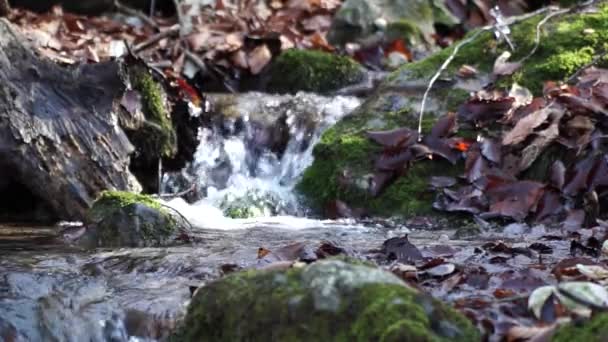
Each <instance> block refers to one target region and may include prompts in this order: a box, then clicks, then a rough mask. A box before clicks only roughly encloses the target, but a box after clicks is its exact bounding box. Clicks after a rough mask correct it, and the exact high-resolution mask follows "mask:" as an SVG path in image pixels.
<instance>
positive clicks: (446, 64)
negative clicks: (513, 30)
mask: <svg viewBox="0 0 608 342" xmlns="http://www.w3.org/2000/svg"><path fill="white" fill-rule="evenodd" d="M493 27H494V26H486V27H484V28H482V29H480V30H479V31H477V32H475V33H474V34H472V35H471V36H470V37H469V38H467V39H465V40H463V41H461V42H460V43H458V45H456V47H454V51H452V53H451V54H450V56H449V57H448V58H447V59H446V60H445V61H444V62H443V64H442V65H441V67H440V68H439V70H437V72H436V73H435V75H433V77H432V78H431V81H430V82H429V84H428V85H427V87H426V90H425V91H424V95H422V103H421V104H420V113H419V115H418V141H422V119H423V117H424V106H425V104H426V99H427V98H428V96H429V93H430V92H431V88H433V85H434V84H435V82H436V81H437V79H438V78H439V76H441V73H442V72H443V71H444V70H445V69H446V68H447V67H448V66H449V65H450V63H451V62H452V60H454V58H455V57H456V54H457V53H458V51H459V50H460V48H461V47H463V46H464V45H466V44H468V43H470V42H472V41H473V40H475V38H477V36H479V35H480V34H481V33H482V32H485V31H488V30H490V29H492V28H493Z"/></svg>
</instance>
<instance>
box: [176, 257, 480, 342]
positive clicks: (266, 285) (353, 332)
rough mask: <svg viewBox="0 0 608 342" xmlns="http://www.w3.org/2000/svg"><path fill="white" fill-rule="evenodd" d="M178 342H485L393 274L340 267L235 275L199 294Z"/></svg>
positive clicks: (336, 263)
mask: <svg viewBox="0 0 608 342" xmlns="http://www.w3.org/2000/svg"><path fill="white" fill-rule="evenodd" d="M172 340H173V341H180V342H188V341H479V340H480V335H479V333H478V331H477V330H476V329H475V328H474V327H473V326H472V325H471V323H470V322H469V321H468V320H467V319H466V318H465V317H464V316H462V315H461V314H459V313H458V312H456V311H455V310H454V309H452V308H450V307H449V306H447V305H446V304H443V303H441V302H439V301H438V300H435V299H433V298H431V297H429V296H427V295H423V294H421V293H419V292H418V291H416V290H414V289H412V288H410V287H408V286H407V285H405V284H404V283H403V282H402V281H401V280H400V279H399V278H397V277H395V276H394V275H393V274H391V273H388V272H385V271H382V270H380V269H377V268H373V267H369V266H364V265H360V264H358V265H357V264H351V263H347V262H344V261H341V260H326V261H320V262H317V263H314V264H311V265H309V266H306V267H304V268H302V269H290V270H287V271H246V272H241V273H236V274H231V275H229V276H227V277H225V278H223V279H220V280H218V281H215V282H213V283H211V284H209V285H206V286H205V287H203V288H201V289H199V290H198V292H197V293H196V294H195V296H194V298H193V299H192V302H191V303H190V306H189V308H188V313H187V315H186V318H185V320H184V322H183V324H182V327H180V328H179V329H178V331H177V333H176V334H175V336H174V337H173V339H172Z"/></svg>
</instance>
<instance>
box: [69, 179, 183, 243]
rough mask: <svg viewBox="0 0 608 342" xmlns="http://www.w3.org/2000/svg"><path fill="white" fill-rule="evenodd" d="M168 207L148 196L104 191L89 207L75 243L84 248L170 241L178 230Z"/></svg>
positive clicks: (172, 240) (176, 234)
mask: <svg viewBox="0 0 608 342" xmlns="http://www.w3.org/2000/svg"><path fill="white" fill-rule="evenodd" d="M168 210H169V209H167V208H165V207H163V206H162V205H161V204H160V203H158V202H157V201H156V200H155V199H153V198H152V197H150V196H146V195H139V194H134V193H128V192H120V191H104V192H103V193H102V194H101V196H100V197H99V198H98V199H97V200H96V201H95V203H94V204H93V207H92V208H91V210H89V212H88V227H87V232H86V233H85V234H84V235H83V236H82V237H81V238H80V239H79V240H78V241H77V243H78V244H80V245H84V246H86V247H147V246H163V245H167V244H171V243H173V242H175V239H176V238H177V237H178V236H179V233H180V229H179V227H178V223H177V219H176V218H175V217H173V216H172V215H171V213H170V212H169V211H168Z"/></svg>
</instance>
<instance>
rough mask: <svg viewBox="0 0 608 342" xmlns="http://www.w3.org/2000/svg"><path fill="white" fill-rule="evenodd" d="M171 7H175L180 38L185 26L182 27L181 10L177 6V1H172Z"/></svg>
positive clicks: (182, 15) (182, 16) (182, 17)
mask: <svg viewBox="0 0 608 342" xmlns="http://www.w3.org/2000/svg"><path fill="white" fill-rule="evenodd" d="M173 5H174V6H175V14H176V15H177V23H178V24H179V35H180V37H181V36H183V35H184V30H185V26H184V25H183V22H184V21H183V20H184V14H183V13H182V8H181V6H180V5H179V0H173Z"/></svg>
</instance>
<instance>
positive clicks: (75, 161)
mask: <svg viewBox="0 0 608 342" xmlns="http://www.w3.org/2000/svg"><path fill="white" fill-rule="evenodd" d="M122 74H123V73H122V72H121V68H120V65H119V63H117V62H105V63H99V64H91V65H79V66H75V67H61V66H59V65H56V64H54V63H53V62H51V61H49V60H46V59H44V58H41V57H38V56H37V55H36V54H35V53H34V52H33V50H32V49H31V48H30V47H29V46H27V45H26V44H25V43H24V39H23V37H22V36H21V35H20V34H19V33H18V32H16V31H15V30H14V29H13V28H12V26H11V24H10V23H9V22H8V21H6V20H4V19H0V179H2V180H3V182H0V183H2V184H9V185H14V184H20V185H22V189H23V191H24V192H29V194H27V195H28V196H31V197H33V198H37V199H38V200H39V201H41V202H43V204H44V205H45V206H46V207H48V208H49V209H50V210H51V211H52V213H53V214H54V216H55V217H56V218H60V219H69V220H80V219H82V218H83V217H84V216H85V212H86V210H87V209H88V208H89V207H90V205H91V204H92V203H93V201H94V200H95V198H96V197H97V195H98V194H99V193H100V192H101V191H102V190H106V189H120V190H128V191H139V190H140V188H141V187H140V185H139V183H138V181H137V180H136V179H135V177H134V176H133V174H132V173H131V172H130V171H129V162H130V155H131V154H132V153H133V152H134V151H135V147H134V146H133V144H132V143H131V142H130V141H129V139H128V137H127V135H126V134H125V131H124V130H123V129H124V128H125V127H124V126H129V127H127V128H129V129H131V130H136V129H137V128H138V127H142V125H143V122H142V121H145V119H143V118H141V117H138V116H137V115H135V114H130V113H129V112H128V111H126V110H124V109H121V108H120V100H121V97H122V95H123V92H124V90H125V85H124V82H123V79H122V78H121V75H122ZM0 186H1V184H0ZM13 189H14V187H13ZM0 191H2V189H0ZM2 192H3V193H2V195H3V196H2V197H4V199H3V200H2V201H4V202H6V203H8V202H10V201H12V200H13V199H14V198H18V197H20V196H21V195H23V194H19V193H15V191H13V193H4V191H2ZM32 195H33V196H32ZM0 202H1V201H0ZM0 204H1V203H0ZM0 211H1V210H0Z"/></svg>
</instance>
